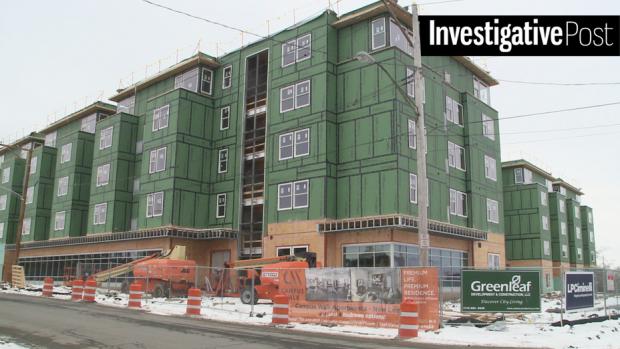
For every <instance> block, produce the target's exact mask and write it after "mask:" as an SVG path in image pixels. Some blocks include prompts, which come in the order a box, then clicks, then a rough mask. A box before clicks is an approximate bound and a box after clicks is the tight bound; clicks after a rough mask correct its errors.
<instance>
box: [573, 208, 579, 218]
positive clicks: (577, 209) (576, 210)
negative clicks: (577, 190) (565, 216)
mask: <svg viewBox="0 0 620 349" xmlns="http://www.w3.org/2000/svg"><path fill="white" fill-rule="evenodd" d="M573 207H574V210H575V218H577V219H581V212H579V206H573Z"/></svg>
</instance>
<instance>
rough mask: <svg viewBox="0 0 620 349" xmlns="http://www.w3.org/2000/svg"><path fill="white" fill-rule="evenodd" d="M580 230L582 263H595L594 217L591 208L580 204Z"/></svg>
mask: <svg viewBox="0 0 620 349" xmlns="http://www.w3.org/2000/svg"><path fill="white" fill-rule="evenodd" d="M580 210H581V232H582V234H583V263H584V264H585V265H586V266H592V265H596V244H595V242H596V238H595V237H594V217H593V216H592V208H591V207H588V206H581V207H580Z"/></svg>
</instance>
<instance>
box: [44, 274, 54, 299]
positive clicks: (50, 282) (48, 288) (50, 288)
mask: <svg viewBox="0 0 620 349" xmlns="http://www.w3.org/2000/svg"><path fill="white" fill-rule="evenodd" d="M52 296H54V279H52V278H49V277H48V278H45V279H44V280H43V297H52Z"/></svg>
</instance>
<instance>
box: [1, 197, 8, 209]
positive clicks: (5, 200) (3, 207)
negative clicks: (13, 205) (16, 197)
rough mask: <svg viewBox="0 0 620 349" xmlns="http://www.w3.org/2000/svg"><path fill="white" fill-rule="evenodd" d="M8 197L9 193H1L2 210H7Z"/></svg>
mask: <svg viewBox="0 0 620 349" xmlns="http://www.w3.org/2000/svg"><path fill="white" fill-rule="evenodd" d="M8 198H9V196H8V194H2V195H0V211H4V210H6V204H7V200H8Z"/></svg>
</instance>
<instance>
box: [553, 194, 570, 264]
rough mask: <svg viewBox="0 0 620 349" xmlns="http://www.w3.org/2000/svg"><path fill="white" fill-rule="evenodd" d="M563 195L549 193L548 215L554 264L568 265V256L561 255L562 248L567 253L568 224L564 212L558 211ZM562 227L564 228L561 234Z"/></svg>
mask: <svg viewBox="0 0 620 349" xmlns="http://www.w3.org/2000/svg"><path fill="white" fill-rule="evenodd" d="M565 200H566V198H565V197H564V195H562V194H560V193H558V192H550V193H549V215H550V216H551V250H552V255H553V261H554V262H561V263H569V262H570V259H569V254H568V253H567V254H566V255H563V254H562V246H566V249H567V252H568V223H567V221H566V212H561V211H560V202H562V201H565ZM562 225H564V226H566V229H565V233H564V234H562Z"/></svg>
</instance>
